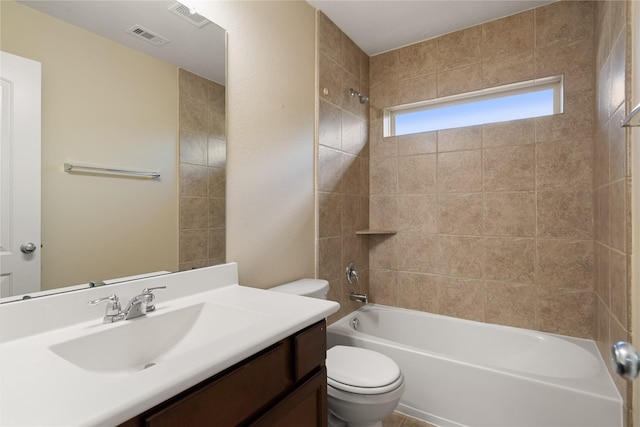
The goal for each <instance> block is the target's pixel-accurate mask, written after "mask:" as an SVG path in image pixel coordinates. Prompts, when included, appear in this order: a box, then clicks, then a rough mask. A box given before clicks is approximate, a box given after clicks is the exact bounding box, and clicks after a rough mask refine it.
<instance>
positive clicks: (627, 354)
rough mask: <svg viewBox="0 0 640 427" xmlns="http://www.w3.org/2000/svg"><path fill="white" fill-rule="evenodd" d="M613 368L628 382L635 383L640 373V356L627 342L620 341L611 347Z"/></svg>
mask: <svg viewBox="0 0 640 427" xmlns="http://www.w3.org/2000/svg"><path fill="white" fill-rule="evenodd" d="M611 367H612V368H613V369H614V370H615V371H616V374H618V375H620V376H621V377H622V378H624V379H625V380H627V381H633V380H634V379H636V377H637V376H638V373H639V372H640V356H639V355H638V352H637V351H636V349H635V348H634V347H633V346H632V345H631V344H629V343H628V342H626V341H618V342H617V343H615V344H614V345H613V346H612V347H611Z"/></svg>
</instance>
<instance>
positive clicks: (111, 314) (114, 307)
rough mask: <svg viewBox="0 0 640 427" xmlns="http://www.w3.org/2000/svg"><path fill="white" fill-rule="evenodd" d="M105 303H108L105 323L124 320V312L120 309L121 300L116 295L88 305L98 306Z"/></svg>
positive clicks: (96, 300) (90, 302)
mask: <svg viewBox="0 0 640 427" xmlns="http://www.w3.org/2000/svg"><path fill="white" fill-rule="evenodd" d="M103 302H106V303H107V307H106V309H105V311H104V319H103V321H104V323H113V322H115V321H118V320H121V319H122V318H123V314H122V310H121V307H120V299H119V298H118V296H117V295H115V294H113V295H110V296H108V297H103V298H98V299H95V300H93V301H89V302H88V303H87V304H89V305H96V304H101V303H103Z"/></svg>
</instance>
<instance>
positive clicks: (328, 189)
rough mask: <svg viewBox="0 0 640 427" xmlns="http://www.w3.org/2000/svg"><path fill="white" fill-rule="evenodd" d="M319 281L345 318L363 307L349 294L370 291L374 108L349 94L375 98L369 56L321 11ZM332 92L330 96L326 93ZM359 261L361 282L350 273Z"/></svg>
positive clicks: (319, 51) (319, 61)
mask: <svg viewBox="0 0 640 427" xmlns="http://www.w3.org/2000/svg"><path fill="white" fill-rule="evenodd" d="M317 22H318V79H319V88H318V92H319V96H320V100H319V103H320V108H319V110H318V134H319V139H318V185H317V190H318V210H319V219H318V224H319V227H318V246H319V257H318V277H320V278H322V279H326V280H328V281H329V283H330V286H331V290H330V292H329V299H332V300H334V301H337V302H339V303H340V311H338V312H337V313H336V314H334V315H333V316H332V318H331V319H330V320H333V319H337V318H340V317H342V316H344V315H345V314H347V313H349V312H350V311H353V310H354V309H356V308H358V307H359V306H360V305H361V303H357V302H353V301H350V300H349V297H348V295H349V293H351V292H364V293H368V290H369V286H368V283H369V278H368V276H369V274H368V270H369V246H368V243H369V238H368V236H362V235H356V234H355V232H356V231H358V230H364V229H366V228H368V225H369V145H368V142H369V105H368V104H361V103H360V101H359V99H358V97H352V96H351V95H350V94H349V89H354V90H356V91H359V92H361V93H363V94H365V95H368V94H369V57H368V56H367V55H366V54H365V53H364V52H363V51H362V50H361V49H360V48H358V46H356V44H355V43H354V42H353V41H352V40H351V39H349V37H347V36H346V35H345V34H344V33H343V32H342V31H341V30H340V29H339V28H338V27H337V26H336V25H335V24H334V23H333V22H331V21H330V20H329V19H328V18H327V17H326V16H325V15H324V14H323V13H321V12H318V15H317ZM325 89H326V93H325ZM351 261H355V263H356V266H357V268H358V274H359V278H360V280H359V283H358V284H357V285H356V284H349V283H348V282H347V280H346V275H345V269H346V267H347V265H348V264H349V262H351Z"/></svg>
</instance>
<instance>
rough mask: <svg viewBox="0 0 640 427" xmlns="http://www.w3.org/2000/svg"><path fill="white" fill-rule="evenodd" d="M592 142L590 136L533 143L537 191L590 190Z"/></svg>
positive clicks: (591, 179)
mask: <svg viewBox="0 0 640 427" xmlns="http://www.w3.org/2000/svg"><path fill="white" fill-rule="evenodd" d="M592 145H593V141H592V139H591V138H584V139H583V138H579V139H569V140H563V141H553V142H546V143H542V144H537V145H536V186H537V188H538V190H551V189H568V188H574V189H590V188H591V186H592V185H593V151H592V150H593V148H592Z"/></svg>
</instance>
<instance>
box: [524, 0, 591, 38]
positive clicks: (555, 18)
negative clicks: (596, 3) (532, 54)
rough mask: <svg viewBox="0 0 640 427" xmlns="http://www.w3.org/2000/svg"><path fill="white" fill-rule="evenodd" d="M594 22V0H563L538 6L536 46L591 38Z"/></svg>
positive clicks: (536, 13) (536, 11)
mask: <svg viewBox="0 0 640 427" xmlns="http://www.w3.org/2000/svg"><path fill="white" fill-rule="evenodd" d="M593 22H594V7H593V2H588V1H561V2H554V3H552V4H549V5H547V6H543V7H540V8H537V9H536V10H535V34H536V47H538V48H542V47H547V46H549V45H554V44H559V43H570V42H573V41H577V40H581V39H591V38H592V37H593ZM569 23H571V24H569Z"/></svg>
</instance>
